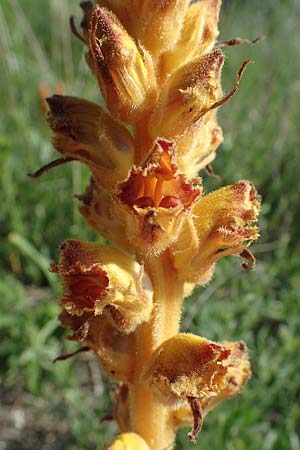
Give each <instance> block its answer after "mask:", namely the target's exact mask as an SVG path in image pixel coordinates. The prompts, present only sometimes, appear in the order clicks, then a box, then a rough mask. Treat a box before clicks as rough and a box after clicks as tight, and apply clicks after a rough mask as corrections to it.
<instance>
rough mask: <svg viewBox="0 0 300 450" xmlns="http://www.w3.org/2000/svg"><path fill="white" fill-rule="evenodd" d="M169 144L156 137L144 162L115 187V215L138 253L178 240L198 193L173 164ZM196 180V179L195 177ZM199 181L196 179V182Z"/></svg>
mask: <svg viewBox="0 0 300 450" xmlns="http://www.w3.org/2000/svg"><path fill="white" fill-rule="evenodd" d="M173 151H174V149H173V146H172V143H170V142H167V141H164V140H163V139H158V140H157V142H156V144H155V147H154V149H153V151H152V152H151V154H150V156H149V157H148V159H147V160H146V161H145V164H144V165H143V166H142V167H139V168H133V169H132V171H131V174H130V176H129V178H128V179H127V180H126V181H125V182H124V183H121V184H120V185H119V187H118V192H117V195H116V202H115V203H114V210H113V211H114V215H115V216H116V217H118V220H119V221H120V222H121V221H122V222H123V223H125V230H126V235H127V238H128V239H129V241H130V242H131V244H132V245H133V246H135V248H136V249H137V251H138V252H140V253H142V254H148V255H150V254H152V255H158V254H159V253H161V252H162V251H163V250H165V249H166V248H167V247H168V246H170V244H171V243H172V242H173V241H174V240H176V239H177V236H178V233H179V231H180V227H181V224H182V221H183V218H184V216H185V214H186V213H187V211H188V210H189V209H190V208H191V205H192V203H193V202H194V201H195V199H196V198H197V197H198V196H199V194H200V188H199V185H198V186H197V185H196V182H195V183H194V184H191V183H187V182H186V181H185V178H184V176H183V175H181V174H178V173H177V168H176V166H175V164H174V163H173V156H174V154H173ZM194 181H195V180H194ZM198 184H199V181H198Z"/></svg>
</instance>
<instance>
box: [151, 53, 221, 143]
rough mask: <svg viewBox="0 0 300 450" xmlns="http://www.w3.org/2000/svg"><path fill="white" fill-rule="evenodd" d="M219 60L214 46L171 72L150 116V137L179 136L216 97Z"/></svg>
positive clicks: (204, 111) (168, 137) (219, 90)
mask: <svg viewBox="0 0 300 450" xmlns="http://www.w3.org/2000/svg"><path fill="white" fill-rule="evenodd" d="M223 62H224V56H223V53H222V52H221V51H220V50H216V51H214V52H212V53H209V54H208V55H205V56H203V57H201V58H198V59H196V60H194V61H192V62H190V63H188V64H186V65H185V66H183V67H181V68H180V69H179V70H177V71H176V72H174V73H173V74H172V76H171V77H170V79H169V80H168V81H167V82H166V83H165V86H164V87H163V89H162V92H161V94H160V97H159V99H158V103H157V106H156V108H155V109H154V111H153V113H152V115H151V118H150V122H149V132H150V135H151V136H152V137H153V139H154V138H155V137H157V136H163V137H165V138H167V139H173V138H174V137H175V136H180V135H181V134H183V133H184V132H185V131H186V130H187V129H188V128H189V127H191V126H192V125H193V124H194V123H195V122H197V121H198V120H199V119H200V118H201V117H202V116H203V115H204V114H205V113H206V112H207V111H209V108H210V107H211V106H212V105H213V104H214V103H216V101H217V100H219V99H220V97H221V95H222V90H221V85H220V72H221V69H222V66H223Z"/></svg>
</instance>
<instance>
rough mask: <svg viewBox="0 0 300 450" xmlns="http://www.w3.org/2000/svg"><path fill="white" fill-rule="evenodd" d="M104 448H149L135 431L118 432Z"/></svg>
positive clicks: (128, 449)
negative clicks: (118, 434)
mask: <svg viewBox="0 0 300 450" xmlns="http://www.w3.org/2000/svg"><path fill="white" fill-rule="evenodd" d="M104 450H150V449H149V447H148V445H147V443H146V442H145V441H144V439H142V438H141V437H140V436H139V435H138V434H136V433H124V434H120V436H118V437H117V438H116V439H115V440H114V441H113V442H112V443H111V444H109V445H108V446H107V447H105V449H104Z"/></svg>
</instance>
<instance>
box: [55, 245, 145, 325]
mask: <svg viewBox="0 0 300 450" xmlns="http://www.w3.org/2000/svg"><path fill="white" fill-rule="evenodd" d="M54 270H56V271H57V272H59V273H60V274H61V276H62V285H63V293H62V298H61V305H62V307H63V309H64V310H65V311H66V312H67V313H68V314H70V315H71V316H77V317H80V316H82V315H83V314H85V313H92V314H93V315H95V316H99V315H101V314H102V313H103V312H104V310H106V311H109V313H110V316H111V319H112V323H113V325H114V326H115V327H116V329H117V330H119V331H120V332H122V333H130V332H132V331H134V330H135V328H136V327H137V326H138V325H139V324H140V323H142V322H144V321H147V320H149V317H150V314H151V310H152V296H153V292H152V285H151V281H150V279H149V277H148V275H147V274H146V273H145V272H144V270H143V267H142V266H141V265H140V264H138V263H137V262H136V261H134V260H133V259H132V258H130V257H129V256H127V255H125V254H124V253H121V252H120V251H118V250H115V249H113V248H109V247H107V246H105V245H99V244H92V243H87V242H80V241H72V240H70V241H66V242H65V243H64V244H63V245H62V246H61V257H60V260H59V263H58V265H57V267H56V268H54Z"/></svg>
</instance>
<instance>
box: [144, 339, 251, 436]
mask: <svg viewBox="0 0 300 450" xmlns="http://www.w3.org/2000/svg"><path fill="white" fill-rule="evenodd" d="M250 375H251V373H250V368H249V361H248V355H247V348H246V346H245V344H244V343H243V342H235V343H228V342H223V343H221V344H218V343H215V342H212V341H209V340H207V339H205V338H202V337H199V336H194V335H189V334H178V335H177V336H174V337H172V338H170V339H168V340H167V341H165V342H163V343H162V344H161V345H160V346H159V347H158V348H157V350H156V351H155V352H154V354H153V356H152V359H151V362H150V365H149V368H148V370H147V372H146V375H145V377H146V379H147V380H148V381H149V382H150V385H151V387H152V389H153V391H154V392H155V394H156V395H157V398H158V399H159V401H160V402H162V403H164V404H166V403H167V404H168V405H169V406H170V408H174V409H178V408H182V407H183V408H186V407H187V406H188V405H189V407H190V409H191V413H192V414H191V417H192V418H193V429H192V432H191V433H189V438H190V440H191V441H192V442H195V439H196V435H197V434H198V432H200V431H201V427H202V421H203V417H204V415H205V413H207V411H208V410H209V409H212V407H213V406H215V405H216V404H217V403H218V402H219V401H221V400H223V399H225V398H227V397H230V396H232V395H235V394H237V393H239V392H240V390H241V388H242V387H243V386H244V384H245V383H246V382H247V381H248V379H249V377H250ZM188 419H189V416H188V414H186V412H185V409H183V411H181V413H180V414H179V415H178V414H177V415H176V412H175V415H173V419H172V420H173V425H174V426H176V427H178V426H181V424H185V423H186V421H187V420H188Z"/></svg>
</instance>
